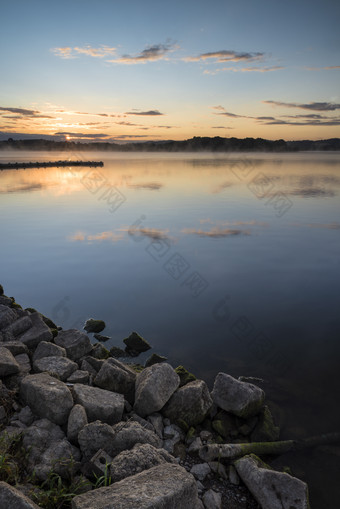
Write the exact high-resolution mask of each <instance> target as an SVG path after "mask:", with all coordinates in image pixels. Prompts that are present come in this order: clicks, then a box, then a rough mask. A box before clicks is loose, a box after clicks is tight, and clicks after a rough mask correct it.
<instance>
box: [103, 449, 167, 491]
mask: <svg viewBox="0 0 340 509" xmlns="http://www.w3.org/2000/svg"><path fill="white" fill-rule="evenodd" d="M163 463H176V460H175V458H174V457H173V456H171V455H170V454H169V453H167V452H166V451H164V450H163V449H156V448H155V447H153V446H152V445H150V444H142V445H141V444H136V445H135V446H134V447H133V448H132V449H131V450H130V451H122V452H121V453H120V454H118V456H116V457H115V458H114V459H113V461H112V463H111V467H110V475H111V479H112V482H117V481H121V480H122V479H125V477H130V476H132V475H135V474H138V473H139V472H142V471H143V470H148V469H149V468H152V467H154V466H156V465H162V464H163Z"/></svg>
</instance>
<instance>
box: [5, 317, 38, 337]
mask: <svg viewBox="0 0 340 509" xmlns="http://www.w3.org/2000/svg"><path fill="white" fill-rule="evenodd" d="M31 327H32V320H31V319H30V317H29V316H23V317H21V318H18V319H17V320H16V321H15V322H12V323H11V324H10V325H8V327H6V329H3V333H4V335H5V337H6V336H8V337H9V338H11V337H13V338H16V337H17V336H19V334H22V333H23V332H25V331H27V330H28V329H30V328H31Z"/></svg>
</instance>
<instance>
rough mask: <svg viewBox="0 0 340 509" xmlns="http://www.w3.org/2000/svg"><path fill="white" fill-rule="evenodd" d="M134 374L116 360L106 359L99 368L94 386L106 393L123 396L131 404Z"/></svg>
mask: <svg viewBox="0 0 340 509" xmlns="http://www.w3.org/2000/svg"><path fill="white" fill-rule="evenodd" d="M135 381H136V373H135V372H134V371H132V369H130V368H128V367H127V366H126V365H125V364H123V363H122V362H120V361H118V360H117V359H108V360H107V361H106V362H104V364H103V365H102V367H101V368H100V370H99V372H98V374H97V376H96V378H95V379H94V384H95V385H97V386H98V387H101V388H102V389H106V390H108V391H113V392H118V393H120V394H124V396H125V397H126V399H127V400H128V401H129V402H130V403H131V404H132V403H133V401H134V391H135Z"/></svg>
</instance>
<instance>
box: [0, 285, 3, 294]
mask: <svg viewBox="0 0 340 509" xmlns="http://www.w3.org/2000/svg"><path fill="white" fill-rule="evenodd" d="M3 294H4V287H3V286H2V285H0V295H3Z"/></svg>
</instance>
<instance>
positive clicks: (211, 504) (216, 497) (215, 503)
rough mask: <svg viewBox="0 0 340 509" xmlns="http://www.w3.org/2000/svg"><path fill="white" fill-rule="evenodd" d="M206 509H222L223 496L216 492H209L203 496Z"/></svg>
mask: <svg viewBox="0 0 340 509" xmlns="http://www.w3.org/2000/svg"><path fill="white" fill-rule="evenodd" d="M203 503H204V507H205V509H222V495H221V493H217V492H216V491H214V490H208V491H206V492H205V493H204V495H203Z"/></svg>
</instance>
